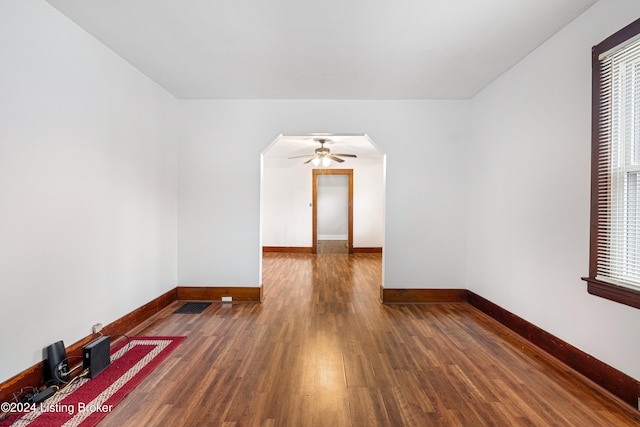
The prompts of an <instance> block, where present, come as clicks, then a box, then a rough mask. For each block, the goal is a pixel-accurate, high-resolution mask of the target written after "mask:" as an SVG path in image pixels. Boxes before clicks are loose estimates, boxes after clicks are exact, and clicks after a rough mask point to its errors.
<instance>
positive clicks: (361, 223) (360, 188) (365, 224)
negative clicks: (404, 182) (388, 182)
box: [260, 156, 384, 248]
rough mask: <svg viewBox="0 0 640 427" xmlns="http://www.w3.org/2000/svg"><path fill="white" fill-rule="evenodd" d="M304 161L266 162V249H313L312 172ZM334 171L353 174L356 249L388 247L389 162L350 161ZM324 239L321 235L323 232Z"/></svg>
mask: <svg viewBox="0 0 640 427" xmlns="http://www.w3.org/2000/svg"><path fill="white" fill-rule="evenodd" d="M303 162H304V159H303V160H302V161H294V160H289V159H278V158H270V157H266V156H265V158H264V160H263V172H262V195H261V206H260V209H261V221H262V245H263V246H302V247H311V245H312V240H313V236H312V234H313V233H312V212H311V210H312V208H311V206H310V203H311V202H312V199H313V196H312V191H311V190H312V169H313V167H312V166H311V165H310V164H306V165H305V164H303ZM331 168H333V169H340V168H343V169H353V180H354V183H353V187H354V194H353V218H354V219H353V246H354V247H356V248H357V247H382V246H383V244H384V175H383V172H384V168H383V158H382V156H381V157H379V158H358V159H348V160H347V161H345V162H344V163H343V164H341V165H332V166H331ZM318 232H319V233H320V231H318Z"/></svg>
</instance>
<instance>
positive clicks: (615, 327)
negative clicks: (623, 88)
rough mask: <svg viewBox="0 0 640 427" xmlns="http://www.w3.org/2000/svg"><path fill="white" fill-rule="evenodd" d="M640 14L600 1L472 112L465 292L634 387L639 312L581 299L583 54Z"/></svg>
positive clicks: (585, 203) (585, 198)
mask: <svg viewBox="0 0 640 427" xmlns="http://www.w3.org/2000/svg"><path fill="white" fill-rule="evenodd" d="M638 16H640V2H638V1H636V0H602V1H600V2H599V3H597V4H596V5H595V6H594V7H592V8H591V9H590V10H588V11H587V12H586V13H584V14H583V15H582V16H580V17H579V18H577V19H576V20H575V21H574V22H572V23H571V24H570V25H569V26H567V27H566V28H565V29H563V30H562V31H560V32H559V33H558V34H556V35H555V36H554V37H553V38H551V39H550V40H549V41H548V42H546V43H545V44H544V45H542V46H541V47H540V48H538V49H537V50H536V51H535V52H533V53H532V54H531V55H529V56H528V57H527V58H525V59H524V60H523V61H522V62H521V63H519V64H518V65H516V66H515V67H513V68H512V69H511V70H510V71H509V72H507V73H506V74H505V75H503V76H502V77H501V78H499V79H498V80H497V81H495V82H494V83H493V84H492V85H491V86H489V87H488V88H487V89H485V90H484V91H483V92H482V93H480V94H479V95H478V96H476V97H475V98H474V100H473V102H472V104H473V106H472V108H473V110H472V111H473V112H472V117H473V124H472V136H473V137H472V140H471V145H470V151H469V154H470V156H469V170H470V173H471V178H472V179H471V180H470V186H471V197H470V201H469V218H468V220H469V251H468V254H467V260H468V264H467V265H468V268H467V279H466V285H467V286H466V287H467V288H469V289H470V290H472V291H474V292H476V293H478V294H480V295H482V296H483V297H485V298H487V299H489V300H491V301H493V302H495V303H497V304H499V305H500V306H502V307H504V308H506V309H507V310H510V311H512V312H514V313H516V314H517V315H519V316H521V317H523V318H525V319H526V320H528V321H530V322H532V323H534V324H536V325H538V326H539V327H541V328H542V329H544V330H546V331H548V332H550V333H552V334H554V335H556V336H558V337H560V338H562V339H564V340H566V341H568V342H569V343H571V344H572V345H574V346H576V347H578V348H580V349H582V350H583V351H586V352H587V353H589V354H591V355H593V356H595V357H597V358H598V359H600V360H603V361H604V362H606V363H608V364H609V365H612V366H614V367H616V368H617V369H620V370H622V371H624V372H625V373H627V374H628V375H630V376H632V377H634V378H640V364H639V363H638V361H639V360H640V340H638V339H637V326H638V325H640V310H638V309H635V308H630V307H627V306H625V305H621V304H617V303H614V302H611V301H608V300H605V299H601V298H598V297H595V296H591V295H589V294H587V290H586V283H585V282H583V281H581V280H580V277H583V276H586V275H587V273H588V262H589V258H588V249H589V200H590V199H589V197H590V195H589V191H590V147H591V145H590V126H591V122H590V108H591V104H590V100H591V47H592V46H593V45H595V44H597V43H599V42H600V41H602V40H603V39H604V38H606V37H608V36H609V35H611V34H613V33H614V32H615V31H617V30H618V29H620V28H622V27H624V26H625V25H627V24H629V23H630V22H631V21H633V20H635V19H637V17H638Z"/></svg>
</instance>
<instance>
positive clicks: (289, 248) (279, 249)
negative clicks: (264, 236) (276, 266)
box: [262, 246, 313, 254]
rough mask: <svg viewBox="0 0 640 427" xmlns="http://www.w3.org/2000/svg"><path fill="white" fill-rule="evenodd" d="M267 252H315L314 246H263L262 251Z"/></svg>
mask: <svg viewBox="0 0 640 427" xmlns="http://www.w3.org/2000/svg"><path fill="white" fill-rule="evenodd" d="M266 252H282V253H289V254H311V253H313V248H312V247H306V246H263V247H262V253H266Z"/></svg>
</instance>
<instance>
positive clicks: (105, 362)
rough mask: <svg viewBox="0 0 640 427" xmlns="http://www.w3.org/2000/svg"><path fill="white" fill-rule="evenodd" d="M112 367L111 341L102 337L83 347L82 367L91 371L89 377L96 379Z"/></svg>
mask: <svg viewBox="0 0 640 427" xmlns="http://www.w3.org/2000/svg"><path fill="white" fill-rule="evenodd" d="M109 365H111V339H110V338H109V337H100V338H97V339H95V340H93V341H91V342H90V343H89V344H87V345H85V346H84V347H82V367H83V369H84V370H85V371H86V370H87V369H88V370H89V374H88V377H89V378H95V377H96V376H97V375H98V374H99V373H101V372H102V371H104V370H105V369H106V368H107V367H108V366H109Z"/></svg>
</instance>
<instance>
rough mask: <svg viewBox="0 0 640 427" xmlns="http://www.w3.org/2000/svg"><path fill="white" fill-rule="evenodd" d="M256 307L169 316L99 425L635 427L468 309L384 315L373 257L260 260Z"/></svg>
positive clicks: (605, 400)
mask: <svg viewBox="0 0 640 427" xmlns="http://www.w3.org/2000/svg"><path fill="white" fill-rule="evenodd" d="M263 268H264V277H263V284H264V296H265V298H264V301H263V302H262V303H261V304H257V303H253V304H251V303H237V304H236V303H234V304H228V303H226V304H225V303H214V304H213V305H211V306H210V307H208V308H207V309H206V310H205V311H204V312H203V313H201V314H195V315H184V314H172V312H173V311H174V310H175V309H176V308H177V307H178V306H179V305H180V304H181V303H180V302H178V303H174V304H173V305H172V306H170V307H168V308H167V309H166V310H164V311H163V312H162V313H160V315H158V317H156V318H155V319H154V321H153V322H151V323H150V324H149V326H147V327H145V328H144V329H142V330H141V331H139V332H138V335H186V336H187V337H188V338H187V340H186V341H185V342H184V343H183V344H182V345H181V346H180V347H179V348H178V349H177V350H176V351H175V352H174V353H172V354H171V355H170V356H169V358H168V359H167V360H165V361H164V362H163V363H162V365H161V366H160V367H158V368H157V369H156V370H155V371H154V372H153V373H151V375H150V376H149V377H148V378H146V379H145V381H144V382H143V383H142V384H141V385H140V386H138V387H137V389H136V390H134V391H133V392H132V393H131V394H129V396H127V397H126V399H125V400H124V401H123V402H122V403H121V404H120V405H118V406H117V407H116V408H115V409H114V411H113V412H112V413H111V414H109V415H108V416H107V417H106V418H105V419H104V420H103V421H102V422H101V424H100V425H101V426H142V425H151V426H160V425H162V426H165V425H171V426H403V425H404V426H554V425H555V426H638V425H640V413H639V412H638V411H636V410H634V409H633V408H631V407H630V406H628V405H626V404H624V403H622V402H621V401H619V400H617V399H616V398H614V397H612V396H611V395H610V394H608V393H607V392H605V391H603V390H602V389H601V388H599V387H598V386H596V385H594V384H593V383H591V382H590V381H588V380H586V379H584V378H583V377H581V376H580V375H578V374H576V373H575V372H574V371H573V370H571V369H569V368H567V367H566V366H565V365H562V364H560V363H558V362H557V361H556V360H555V359H552V358H550V357H549V356H547V355H546V354H545V353H543V352H542V351H540V350H539V349H537V348H536V347H534V346H532V345H530V344H529V343H528V342H526V341H524V340H523V339H522V338H520V337H519V336H517V335H515V334H514V333H512V332H511V331H509V330H508V329H506V328H504V327H503V326H502V325H500V324H498V323H496V322H495V321H494V320H492V319H491V318H489V317H487V316H485V315H484V314H483V313H481V312H480V311H478V310H476V309H475V308H473V307H472V306H470V305H468V304H466V303H457V304H455V303H452V304H424V305H382V304H380V302H379V286H380V277H381V255H380V254H357V255H333V254H319V255H311V254H282V253H267V254H265V255H264V264H263Z"/></svg>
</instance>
